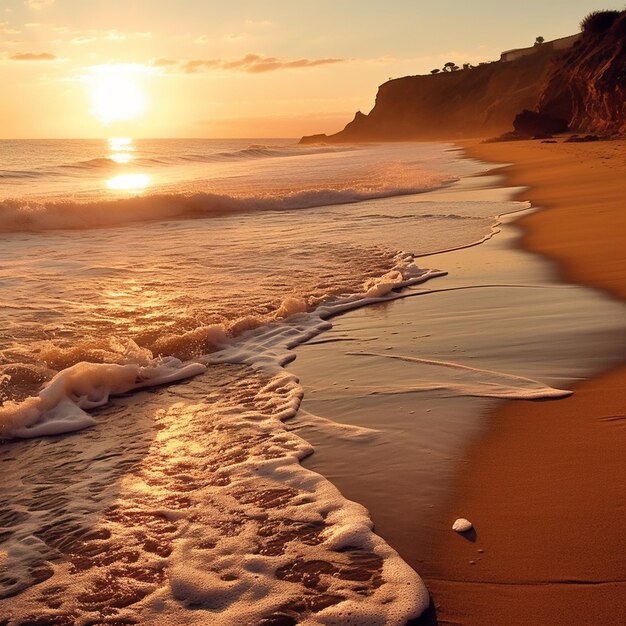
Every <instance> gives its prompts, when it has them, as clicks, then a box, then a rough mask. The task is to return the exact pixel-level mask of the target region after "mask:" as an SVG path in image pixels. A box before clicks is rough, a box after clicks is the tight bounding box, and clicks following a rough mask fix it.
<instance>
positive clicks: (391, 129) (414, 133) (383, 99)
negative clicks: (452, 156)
mask: <svg viewBox="0 0 626 626" xmlns="http://www.w3.org/2000/svg"><path fill="white" fill-rule="evenodd" d="M612 13H614V15H613V17H612V18H610V19H609V18H606V17H605V18H602V19H598V20H596V23H595V26H594V25H593V24H592V25H591V26H588V27H587V28H585V29H584V31H583V35H582V37H581V38H580V40H579V41H578V43H577V44H576V45H575V46H574V48H572V49H571V50H568V51H565V52H562V51H561V52H559V51H555V50H553V49H552V47H551V46H549V45H545V46H540V47H538V49H537V51H536V53H535V54H532V55H529V56H526V57H523V58H520V59H518V60H516V61H510V62H503V61H498V62H494V63H490V64H487V65H481V66H479V67H476V68H472V69H466V70H459V71H456V72H447V73H441V74H435V75H427V76H407V77H405V78H398V79H396V80H391V81H389V82H387V83H385V84H383V85H381V86H380V88H379V90H378V95H377V96H376V104H375V106H374V108H373V109H372V111H371V112H370V113H369V114H368V115H363V114H362V113H361V112H358V113H357V114H356V116H355V118H354V120H353V121H352V122H350V123H349V124H348V125H347V126H346V127H345V129H344V130H343V131H341V132H339V133H337V134H336V135H331V136H330V137H328V136H326V135H314V136H312V137H310V138H307V137H305V138H303V142H313V141H315V142H319V141H333V142H334V141H337V142H341V141H346V142H352V141H399V140H410V139H425V140H434V139H454V138H462V137H479V136H483V137H484V136H494V135H499V134H501V133H505V132H507V131H510V130H511V129H512V124H513V120H514V118H515V116H516V115H517V114H518V113H520V112H521V111H523V110H525V109H528V110H531V111H537V112H540V113H543V114H545V115H546V116H550V117H555V118H562V119H563V120H565V122H566V123H567V124H568V125H569V127H570V129H572V130H575V131H584V132H596V133H602V134H615V133H624V132H626V111H625V106H626V105H625V102H626V83H625V81H626V11H622V12H621V13H619V12H612ZM601 15H606V13H603V14H601Z"/></svg>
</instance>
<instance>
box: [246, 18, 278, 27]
mask: <svg viewBox="0 0 626 626" xmlns="http://www.w3.org/2000/svg"><path fill="white" fill-rule="evenodd" d="M244 23H245V25H246V26H248V27H249V28H267V27H268V26H273V25H274V23H273V22H270V21H269V20H246V21H245V22H244Z"/></svg>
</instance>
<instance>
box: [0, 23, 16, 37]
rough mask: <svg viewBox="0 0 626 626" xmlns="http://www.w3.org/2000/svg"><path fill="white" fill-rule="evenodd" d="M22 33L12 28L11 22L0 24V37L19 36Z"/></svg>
mask: <svg viewBox="0 0 626 626" xmlns="http://www.w3.org/2000/svg"><path fill="white" fill-rule="evenodd" d="M19 33H20V31H19V30H16V29H15V28H11V26H10V24H9V22H0V35H19Z"/></svg>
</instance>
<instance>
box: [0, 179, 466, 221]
mask: <svg viewBox="0 0 626 626" xmlns="http://www.w3.org/2000/svg"><path fill="white" fill-rule="evenodd" d="M454 180H455V179H453V178H449V177H448V178H446V177H430V178H429V179H428V180H427V181H423V182H422V184H421V185H419V186H415V187H393V188H384V189H377V190H360V189H343V190H332V189H315V190H305V191H297V192H293V193H289V194H286V195H282V196H231V195H228V194H215V193H206V192H197V193H190V194H181V193H179V194H172V193H161V194H152V195H145V196H134V197H130V198H118V199H114V200H111V199H105V200H96V201H92V202H77V201H75V200H47V201H46V200H44V201H40V200H35V199H30V198H24V199H7V200H4V201H1V202H0V232H4V233H7V232H23V231H42V230H59V229H85V228H98V227H103V226H114V225H117V224H125V223H131V222H142V221H151V220H162V219H178V218H205V217H214V216H221V215H228V214H231V213H241V212H250V211H253V212H254V211H277V210H292V209H307V208H312V207H320V206H328V205H334V204H349V203H352V202H360V201H363V200H370V199H374V198H387V197H393V196H402V195H410V194H417V193H423V192H426V191H431V190H433V189H437V188H440V187H442V186H445V185H446V184H449V183H451V182H453V181H454Z"/></svg>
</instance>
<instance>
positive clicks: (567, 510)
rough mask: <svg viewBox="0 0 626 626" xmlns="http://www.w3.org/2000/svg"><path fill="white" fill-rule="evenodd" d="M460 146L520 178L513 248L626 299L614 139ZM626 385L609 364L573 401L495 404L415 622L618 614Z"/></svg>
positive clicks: (624, 171)
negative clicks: (456, 526) (525, 206)
mask: <svg viewBox="0 0 626 626" xmlns="http://www.w3.org/2000/svg"><path fill="white" fill-rule="evenodd" d="M465 148H466V150H467V152H468V153H469V155H470V156H473V157H476V158H479V159H481V160H484V161H491V162H499V163H514V165H512V166H510V167H508V168H507V169H505V170H504V173H505V174H506V176H507V179H508V182H509V183H511V184H513V185H528V186H529V187H530V188H529V189H528V190H527V191H524V192H522V193H520V195H519V199H525V200H531V201H532V203H533V205H534V206H537V207H541V208H542V209H544V210H541V211H537V212H535V213H533V214H530V215H529V216H526V217H524V218H523V219H522V220H520V222H518V223H519V224H520V225H521V226H522V227H523V228H524V230H525V236H524V238H523V243H524V246H525V247H527V248H528V249H530V250H532V251H537V252H540V253H541V254H543V255H546V256H547V257H549V258H552V259H554V260H556V261H558V263H559V267H560V268H561V269H562V273H563V276H564V277H565V279H566V280H569V281H573V282H579V283H583V284H587V285H592V286H596V287H599V288H601V289H604V290H606V291H608V292H609V293H611V294H613V295H614V296H615V297H617V298H621V299H623V298H624V296H626V253H625V249H626V246H625V242H624V237H625V234H626V210H625V208H626V207H625V197H624V196H625V192H626V182H625V181H626V141H623V140H621V141H610V142H598V143H586V144H572V143H570V144H562V143H558V144H547V143H540V142H537V141H524V142H510V143H498V144H478V143H477V142H474V143H471V144H468V145H466V146H465ZM500 171H502V170H500ZM625 392H626V367H621V368H618V369H616V370H614V371H612V372H609V373H606V374H604V375H602V376H599V377H597V378H595V379H593V380H589V381H585V382H583V383H581V384H580V385H578V386H577V387H575V394H574V395H573V396H572V397H571V398H568V399H565V400H561V401H558V402H534V403H528V402H524V403H520V402H510V403H506V404H504V405H503V406H502V407H501V408H500V409H499V410H497V411H496V413H495V415H494V416H493V425H492V427H491V429H490V432H489V433H488V434H487V436H486V437H484V438H482V439H481V440H480V441H479V442H478V443H477V444H476V445H475V446H474V447H473V449H472V451H471V452H470V455H469V458H468V462H467V471H466V472H465V473H464V474H463V476H462V477H461V479H460V481H459V484H458V485H457V489H456V490H455V496H454V499H453V501H452V502H451V505H450V516H451V518H454V517H455V516H457V517H461V516H463V517H467V518H468V519H470V520H471V521H472V522H473V523H474V524H475V528H476V536H475V537H472V538H470V539H467V538H463V537H461V536H458V535H457V534H456V533H453V532H450V533H447V534H445V535H441V536H440V537H439V540H438V541H437V542H436V543H435V545H433V548H432V550H433V552H432V555H431V556H432V560H431V562H432V563H433V570H434V571H431V572H430V575H429V576H427V577H426V582H427V585H428V587H429V590H430V592H431V595H432V597H433V600H434V602H433V607H432V609H431V610H430V612H429V614H428V615H427V616H425V618H424V619H423V620H420V623H426V624H431V623H432V624H434V623H438V624H466V625H476V626H479V625H480V626H489V625H494V626H495V625H498V626H500V625H502V624H507V625H508V626H514V625H518V624H519V625H522V624H524V625H526V624H533V625H537V626H539V625H545V626H558V625H566V624H567V625H574V624H576V625H577V624H581V625H583V624H584V625H594V626H596V625H597V626H606V625H616V626H617V625H618V624H623V623H624V616H625V615H626V548H625V546H626V521H625V520H626V454H625V452H624V451H625V450H626V428H625V427H626V393H625ZM471 561H474V563H470V562H471Z"/></svg>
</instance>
